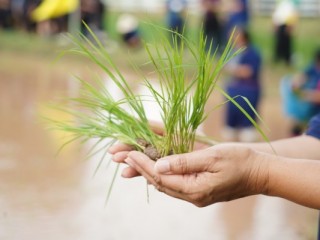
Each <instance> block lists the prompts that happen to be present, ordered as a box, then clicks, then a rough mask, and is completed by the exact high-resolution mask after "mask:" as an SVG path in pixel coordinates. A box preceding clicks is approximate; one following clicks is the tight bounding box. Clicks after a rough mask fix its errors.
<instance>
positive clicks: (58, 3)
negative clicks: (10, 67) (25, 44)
mask: <svg viewBox="0 0 320 240" xmlns="http://www.w3.org/2000/svg"><path fill="white" fill-rule="evenodd" d="M78 7H79V0H68V1H65V0H43V1H42V2H41V4H40V5H39V6H38V7H37V8H36V9H34V10H33V11H32V14H31V17H32V19H33V20H34V21H35V22H37V25H38V28H37V31H38V33H40V34H41V35H47V36H51V35H55V34H59V33H61V32H67V31H68V30H69V29H68V23H69V15H70V14H71V13H73V12H75V11H77V9H78Z"/></svg>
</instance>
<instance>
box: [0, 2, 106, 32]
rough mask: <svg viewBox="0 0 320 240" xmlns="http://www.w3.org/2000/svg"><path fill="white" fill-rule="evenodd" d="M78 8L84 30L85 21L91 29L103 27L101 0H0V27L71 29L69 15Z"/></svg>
mask: <svg viewBox="0 0 320 240" xmlns="http://www.w3.org/2000/svg"><path fill="white" fill-rule="evenodd" d="M76 9H79V13H77V14H78V15H79V16H77V17H78V18H79V19H78V21H79V23H78V24H79V25H80V26H81V31H82V32H83V33H84V34H86V28H85V27H84V25H83V24H81V21H85V22H86V23H87V24H88V25H89V26H90V27H91V28H92V29H93V30H97V31H102V30H103V29H104V26H103V23H104V14H105V11H106V6H105V4H104V3H103V2H102V1H100V0H69V1H68V2H67V1H65V0H62V1H61V0H57V1H50V0H1V1H0V28H3V29H9V30H10V29H22V30H25V31H27V32H36V33H38V34H40V35H45V36H46V35H54V34H57V33H61V32H67V31H72V30H71V29H70V28H71V27H72V24H70V21H69V20H70V19H69V18H70V15H71V14H73V13H74V12H75V11H76Z"/></svg>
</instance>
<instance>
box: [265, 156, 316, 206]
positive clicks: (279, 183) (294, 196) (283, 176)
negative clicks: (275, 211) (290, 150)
mask: <svg viewBox="0 0 320 240" xmlns="http://www.w3.org/2000/svg"><path fill="white" fill-rule="evenodd" d="M270 157H271V159H268V184H267V189H266V192H265V194H266V195H269V196H277V197H281V198H285V199H287V200H290V201H293V202H296V203H298V204H301V205H304V206H306V207H310V208H315V209H320V185H319V184H318V183H319V182H320V162H318V161H311V160H305V159H288V158H283V157H277V156H271V155H269V156H268V158H270Z"/></svg>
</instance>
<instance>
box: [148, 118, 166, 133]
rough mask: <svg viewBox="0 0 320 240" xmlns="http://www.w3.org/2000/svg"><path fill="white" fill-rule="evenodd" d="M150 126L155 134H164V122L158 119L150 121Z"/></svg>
mask: <svg viewBox="0 0 320 240" xmlns="http://www.w3.org/2000/svg"><path fill="white" fill-rule="evenodd" d="M149 124H150V128H151V129H152V131H153V132H154V133H155V134H158V135H160V136H163V134H164V126H163V124H162V123H160V122H157V121H149Z"/></svg>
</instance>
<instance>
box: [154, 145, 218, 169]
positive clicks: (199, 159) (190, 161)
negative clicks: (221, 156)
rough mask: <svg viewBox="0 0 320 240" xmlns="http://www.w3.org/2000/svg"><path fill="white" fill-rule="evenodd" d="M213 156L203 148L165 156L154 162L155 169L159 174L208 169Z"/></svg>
mask: <svg viewBox="0 0 320 240" xmlns="http://www.w3.org/2000/svg"><path fill="white" fill-rule="evenodd" d="M211 160H213V158H212V157H211V156H209V155H208V154H206V149H205V150H199V151H195V152H191V153H186V154H178V155H172V156H167V157H165V158H162V159H159V160H158V161H157V162H156V163H155V171H156V172H157V173H161V174H190V173H197V172H203V171H206V169H208V167H209V166H210V164H211Z"/></svg>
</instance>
